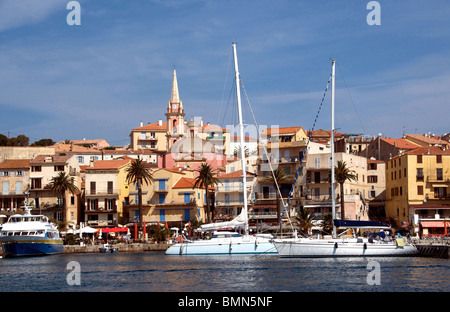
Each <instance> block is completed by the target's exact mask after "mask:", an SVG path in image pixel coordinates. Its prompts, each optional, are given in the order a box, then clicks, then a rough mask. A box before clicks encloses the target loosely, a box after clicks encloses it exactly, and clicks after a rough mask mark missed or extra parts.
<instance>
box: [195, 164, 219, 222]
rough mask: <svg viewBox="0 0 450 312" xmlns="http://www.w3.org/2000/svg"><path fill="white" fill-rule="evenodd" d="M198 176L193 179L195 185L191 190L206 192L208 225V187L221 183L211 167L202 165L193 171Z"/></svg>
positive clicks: (208, 218)
mask: <svg viewBox="0 0 450 312" xmlns="http://www.w3.org/2000/svg"><path fill="white" fill-rule="evenodd" d="M195 171H196V172H197V173H198V176H197V177H196V178H195V183H194V186H192V188H193V189H194V188H205V191H206V220H207V222H208V223H210V222H211V218H210V213H211V211H210V205H209V186H213V185H214V184H218V183H221V182H220V181H219V180H218V179H217V178H216V176H217V173H216V172H215V170H214V169H213V168H212V167H211V165H209V164H206V163H203V164H202V165H201V166H200V168H199V169H196V170H195Z"/></svg>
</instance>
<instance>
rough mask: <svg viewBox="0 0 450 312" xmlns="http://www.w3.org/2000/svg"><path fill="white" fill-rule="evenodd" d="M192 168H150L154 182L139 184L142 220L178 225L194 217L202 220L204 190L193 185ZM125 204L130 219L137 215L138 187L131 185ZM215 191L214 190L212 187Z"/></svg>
mask: <svg viewBox="0 0 450 312" xmlns="http://www.w3.org/2000/svg"><path fill="white" fill-rule="evenodd" d="M194 174H195V172H194V171H190V170H181V168H179V169H165V168H159V169H156V170H155V171H153V173H152V176H153V180H154V182H153V183H151V184H145V183H144V185H143V186H142V201H143V215H144V220H143V221H145V222H146V223H147V224H148V223H157V222H167V223H168V225H169V226H177V227H180V226H182V224H184V223H187V222H189V221H193V220H199V221H203V222H204V221H205V220H206V217H205V207H206V204H205V200H206V199H205V198H206V192H205V189H200V188H193V186H194V183H195V182H194V181H195V180H194ZM129 188H130V193H129V201H128V203H127V205H126V211H127V214H128V221H129V222H136V221H137V217H138V215H139V206H138V190H137V189H136V188H135V187H134V186H132V185H130V186H129ZM211 193H212V194H213V193H214V190H211Z"/></svg>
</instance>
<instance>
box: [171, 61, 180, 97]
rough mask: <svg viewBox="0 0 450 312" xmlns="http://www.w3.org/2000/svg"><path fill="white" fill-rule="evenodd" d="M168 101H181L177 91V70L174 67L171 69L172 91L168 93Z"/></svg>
mask: <svg viewBox="0 0 450 312" xmlns="http://www.w3.org/2000/svg"><path fill="white" fill-rule="evenodd" d="M170 103H181V101H180V94H179V93H178V82H177V71H176V69H175V68H174V69H173V82H172V93H171V95H170ZM170 103H169V104H170Z"/></svg>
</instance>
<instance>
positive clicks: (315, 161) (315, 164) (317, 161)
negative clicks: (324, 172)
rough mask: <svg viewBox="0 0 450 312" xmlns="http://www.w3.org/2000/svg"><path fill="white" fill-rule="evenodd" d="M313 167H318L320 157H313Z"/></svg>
mask: <svg viewBox="0 0 450 312" xmlns="http://www.w3.org/2000/svg"><path fill="white" fill-rule="evenodd" d="M314 168H316V169H320V158H319V157H316V158H314Z"/></svg>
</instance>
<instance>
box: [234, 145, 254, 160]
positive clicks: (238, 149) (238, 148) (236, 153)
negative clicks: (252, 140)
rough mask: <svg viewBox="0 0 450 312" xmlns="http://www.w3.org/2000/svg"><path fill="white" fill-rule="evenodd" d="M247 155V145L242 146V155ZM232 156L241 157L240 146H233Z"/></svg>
mask: <svg viewBox="0 0 450 312" xmlns="http://www.w3.org/2000/svg"><path fill="white" fill-rule="evenodd" d="M249 155H250V150H249V149H248V147H246V146H244V156H245V157H248V156H249ZM233 156H234V157H237V158H241V147H240V146H236V147H235V148H234V151H233Z"/></svg>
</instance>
